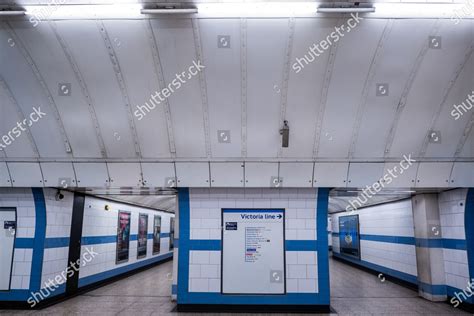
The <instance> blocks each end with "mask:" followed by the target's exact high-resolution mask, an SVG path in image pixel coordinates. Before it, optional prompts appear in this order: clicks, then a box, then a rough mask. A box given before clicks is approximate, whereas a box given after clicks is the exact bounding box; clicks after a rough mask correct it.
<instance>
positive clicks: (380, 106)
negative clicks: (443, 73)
mask: <svg viewBox="0 0 474 316" xmlns="http://www.w3.org/2000/svg"><path fill="white" fill-rule="evenodd" d="M431 26H432V25H431V23H430V22H429V21H428V22H425V21H420V20H394V21H393V25H392V27H391V30H389V33H388V37H387V40H386V41H385V42H383V43H382V45H383V47H382V49H381V52H380V60H379V61H378V63H377V65H376V66H375V73H374V76H373V80H372V82H369V86H368V95H367V100H366V104H365V111H364V113H363V116H362V120H361V123H360V127H359V131H358V137H357V139H356V142H355V145H354V149H353V150H354V152H353V156H354V157H358V158H359V157H364V158H374V157H383V156H384V150H385V145H386V143H387V137H388V135H389V132H390V126H391V124H392V122H393V120H394V119H395V113H396V109H397V107H398V104H399V102H400V98H401V96H402V93H403V89H404V87H405V83H406V81H407V80H408V77H409V75H410V72H411V71H412V69H413V65H414V64H415V61H416V58H417V56H418V53H419V52H420V50H421V48H422V47H423V45H424V44H425V40H426V38H427V37H428V35H429V30H430V29H431ZM377 84H388V95H387V96H377V94H376V89H377ZM374 131H376V132H375V133H374Z"/></svg>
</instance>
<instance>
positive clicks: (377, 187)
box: [346, 154, 416, 212]
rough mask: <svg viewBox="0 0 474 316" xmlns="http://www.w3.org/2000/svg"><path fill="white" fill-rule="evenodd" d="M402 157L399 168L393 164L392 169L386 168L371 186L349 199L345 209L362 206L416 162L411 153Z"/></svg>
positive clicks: (354, 209)
mask: <svg viewBox="0 0 474 316" xmlns="http://www.w3.org/2000/svg"><path fill="white" fill-rule="evenodd" d="M403 158H404V159H403V160H402V161H400V163H399V165H400V168H398V166H395V167H393V169H392V168H390V169H388V170H387V173H386V174H385V175H384V176H383V177H382V178H380V180H379V181H377V182H375V183H374V184H372V185H371V186H368V185H367V186H366V187H365V189H363V190H362V193H361V194H359V196H358V197H357V198H355V199H352V200H350V201H349V204H350V205H347V207H346V211H347V212H354V211H356V210H357V209H358V208H359V207H362V206H364V205H365V204H366V203H367V202H368V201H369V199H371V198H372V197H373V196H374V195H376V194H377V193H379V192H380V191H381V190H382V189H383V188H384V187H385V185H386V184H390V183H392V182H393V180H394V179H396V178H398V176H399V175H401V174H403V172H404V171H405V170H407V169H408V168H410V167H411V166H412V165H413V163H415V162H416V160H415V159H413V158H411V154H409V155H408V157H407V155H404V156H403ZM405 163H406V165H405ZM356 204H357V205H356Z"/></svg>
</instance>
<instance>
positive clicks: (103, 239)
mask: <svg viewBox="0 0 474 316" xmlns="http://www.w3.org/2000/svg"><path fill="white" fill-rule="evenodd" d="M115 242H117V236H87V237H82V239H81V244H82V245H97V244H110V243H115Z"/></svg>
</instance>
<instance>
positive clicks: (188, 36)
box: [150, 19, 206, 157]
mask: <svg viewBox="0 0 474 316" xmlns="http://www.w3.org/2000/svg"><path fill="white" fill-rule="evenodd" d="M150 22H151V24H152V27H153V31H154V34H155V39H156V42H157V46H158V51H159V52H160V59H161V66H162V68H163V76H164V79H165V83H166V84H167V85H169V84H171V83H172V82H173V80H175V81H176V82H178V79H177V77H176V76H177V75H180V74H182V73H183V72H184V78H183V81H185V82H184V83H182V85H181V87H180V88H179V89H177V88H176V90H174V92H173V93H171V95H170V97H169V99H168V100H169V105H170V111H171V120H172V125H173V132H174V138H175V143H176V154H177V155H178V156H180V157H205V156H206V146H205V136H204V120H203V108H202V101H201V88H200V83H199V75H197V76H191V75H190V74H189V68H190V67H191V66H193V61H194V62H196V63H197V62H198V60H197V55H196V49H195V45H194V36H193V27H192V23H191V20H190V19H176V20H171V19H163V20H150ZM201 64H202V65H204V63H203V62H202V61H201ZM204 66H205V65H204ZM193 69H194V68H193ZM193 69H192V71H194V70H193ZM204 71H205V69H204ZM181 77H183V76H181Z"/></svg>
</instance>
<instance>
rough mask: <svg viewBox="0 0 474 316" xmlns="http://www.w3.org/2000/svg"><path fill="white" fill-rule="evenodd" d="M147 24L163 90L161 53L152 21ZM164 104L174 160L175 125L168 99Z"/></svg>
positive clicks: (154, 60) (157, 73)
mask: <svg viewBox="0 0 474 316" xmlns="http://www.w3.org/2000/svg"><path fill="white" fill-rule="evenodd" d="M147 24H148V25H147V27H146V29H147V32H148V38H149V43H150V45H151V51H152V55H153V64H154V65H153V66H154V67H153V68H154V70H155V73H156V76H157V78H158V84H159V86H160V87H161V88H162V89H163V88H164V87H165V86H166V85H165V78H164V75H163V67H162V65H161V58H160V52H159V51H158V45H157V43H156V37H155V33H154V31H153V26H152V25H151V19H149V20H148V23H147ZM162 104H163V111H164V113H165V119H166V127H167V131H168V146H169V150H170V153H171V157H173V158H174V157H176V144H175V141H174V132H173V124H172V120H171V110H170V105H169V101H168V98H165V100H164V101H163V103H162Z"/></svg>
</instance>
